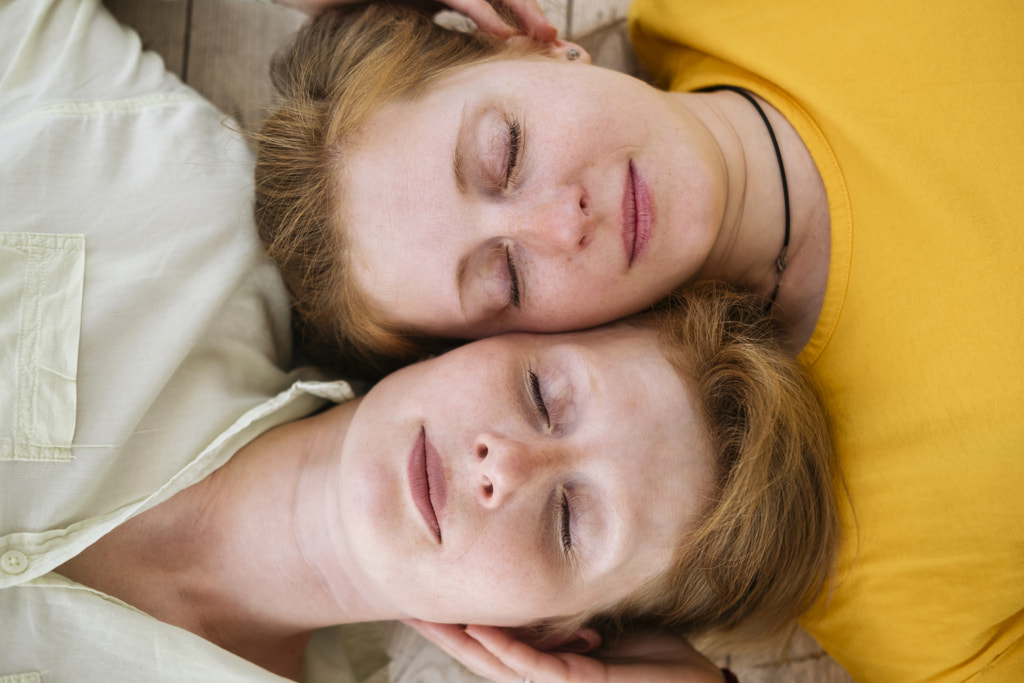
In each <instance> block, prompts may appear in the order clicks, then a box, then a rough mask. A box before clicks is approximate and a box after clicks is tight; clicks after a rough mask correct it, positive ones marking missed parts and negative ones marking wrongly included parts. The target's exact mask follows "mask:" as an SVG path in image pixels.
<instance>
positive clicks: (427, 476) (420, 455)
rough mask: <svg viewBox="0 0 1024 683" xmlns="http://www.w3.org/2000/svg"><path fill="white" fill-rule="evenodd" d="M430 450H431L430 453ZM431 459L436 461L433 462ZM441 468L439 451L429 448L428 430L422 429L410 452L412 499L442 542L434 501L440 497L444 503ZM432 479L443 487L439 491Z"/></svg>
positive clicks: (437, 538) (409, 469)
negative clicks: (432, 488)
mask: <svg viewBox="0 0 1024 683" xmlns="http://www.w3.org/2000/svg"><path fill="white" fill-rule="evenodd" d="M428 451H430V452H429V453H428ZM431 456H433V457H431ZM431 460H433V461H434V462H431ZM439 468H440V458H439V457H438V456H437V451H435V450H434V449H433V447H429V448H428V445H427V436H426V432H425V431H424V430H423V429H421V430H420V434H419V437H417V439H416V443H415V444H414V445H413V447H412V452H411V453H410V454H409V464H408V466H407V470H408V474H409V490H410V493H412V500H413V503H414V504H415V505H416V509H417V510H418V511H419V513H420V516H421V517H423V521H425V522H426V523H427V528H429V529H430V532H431V533H432V534H433V536H434V538H435V539H436V540H437V542H438V543H440V542H441V526H440V525H439V524H438V522H437V514H436V513H435V511H434V510H435V507H434V502H433V501H434V500H435V499H438V498H440V502H442V503H443V499H444V473H443V472H441V471H439ZM431 479H433V481H434V482H439V483H440V487H438V486H437V485H436V484H435V486H434V488H435V489H437V488H440V489H441V490H440V491H439V492H438V491H436V490H435V491H431V483H432V482H431ZM438 493H440V496H438Z"/></svg>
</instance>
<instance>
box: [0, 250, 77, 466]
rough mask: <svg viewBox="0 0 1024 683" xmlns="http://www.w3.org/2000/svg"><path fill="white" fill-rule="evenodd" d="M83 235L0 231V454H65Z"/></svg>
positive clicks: (56, 457) (71, 415)
mask: <svg viewBox="0 0 1024 683" xmlns="http://www.w3.org/2000/svg"><path fill="white" fill-rule="evenodd" d="M84 278H85V237H84V236H82V235H41V234H34V233H3V234H0V460H45V461H62V460H71V459H72V456H71V440H72V438H73V437H74V435H75V409H76V400H77V394H76V388H75V380H76V376H77V374H78V339H79V333H80V329H81V323H82V290H83V281H84Z"/></svg>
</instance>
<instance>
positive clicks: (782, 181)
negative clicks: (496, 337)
mask: <svg viewBox="0 0 1024 683" xmlns="http://www.w3.org/2000/svg"><path fill="white" fill-rule="evenodd" d="M1022 11H1024V10H1022V8H1021V6H1020V5H1019V3H1014V2H1009V1H1008V0H988V1H986V2H983V3H981V4H980V5H977V4H975V5H971V6H970V7H967V6H965V5H963V4H962V3H958V2H955V1H953V0H950V1H948V2H947V1H945V0H943V1H942V2H939V3H937V4H936V3H932V4H931V5H929V10H928V12H926V13H921V12H920V11H919V8H916V7H912V6H910V5H907V6H901V7H892V6H891V5H889V4H885V3H878V2H874V1H872V0H858V1H857V2H852V3H843V4H842V6H841V7H839V6H835V5H830V4H827V3H826V4H821V3H810V2H806V0H788V1H786V2H781V3H778V2H776V3H771V4H770V6H765V5H764V4H763V3H756V2H749V1H747V0H733V1H730V2H724V3H720V2H719V3H706V2H697V1H689V0H635V2H634V4H633V5H632V7H631V10H630V19H629V26H630V32H631V36H632V38H633V41H634V44H635V47H636V48H637V52H638V55H639V57H640V58H641V61H642V63H643V64H644V66H646V67H647V70H648V71H649V73H650V74H651V76H652V78H653V80H654V82H655V83H657V85H658V86H660V87H661V88H666V89H665V90H662V89H659V88H657V87H652V86H651V85H648V84H647V83H644V82H641V81H639V80H636V79H633V78H631V77H628V76H625V75H623V74H620V73H615V72H611V71H608V70H605V69H600V68H597V67H594V66H592V65H589V64H587V63H586V62H587V58H586V54H585V53H584V52H583V51H581V50H580V49H578V48H574V47H572V46H569V45H565V44H557V45H555V44H551V45H535V44H529V43H528V42H526V41H522V40H518V41H517V40H514V41H511V43H501V42H499V41H493V40H491V39H489V38H487V37H484V36H479V35H474V34H464V33H454V32H451V31H445V30H444V29H442V28H440V27H437V26H436V25H434V24H433V23H432V22H430V21H429V20H427V19H424V18H423V17H420V16H419V15H417V14H415V13H412V12H408V11H403V10H401V9H395V8H391V7H387V6H370V7H366V8H361V9H359V10H356V11H352V12H349V13H336V14H325V15H323V16H321V17H320V18H319V19H318V20H317V21H315V22H314V23H312V24H311V25H310V26H309V27H308V28H307V29H306V30H305V31H304V32H303V33H302V34H301V35H300V37H299V38H298V39H297V40H296V42H295V43H294V45H293V47H292V49H291V50H290V52H289V53H288V54H287V55H286V56H285V57H284V58H283V59H282V60H280V61H279V62H278V64H277V67H276V78H277V82H278V85H279V88H280V90H281V92H282V94H283V99H282V106H281V108H280V110H279V111H278V113H277V114H275V115H274V116H272V117H271V118H270V119H269V120H268V122H267V123H266V125H265V127H264V128H263V131H262V134H261V136H260V137H259V138H258V144H259V152H258V157H259V158H258V163H257V174H256V180H257V206H256V216H257V222H258V223H259V225H260V230H261V235H262V237H263V239H264V241H265V243H266V244H267V245H268V248H269V252H270V253H271V255H272V256H273V258H274V259H275V260H276V261H277V262H278V263H279V265H281V267H282V272H283V273H284V274H285V278H286V280H287V282H288V284H289V288H290V289H291V292H292V294H293V296H294V300H295V306H296V310H297V311H298V313H299V315H300V317H301V318H302V320H303V321H304V324H305V331H304V339H305V341H306V342H307V343H308V349H309V352H310V354H311V355H312V356H314V357H318V358H324V359H327V360H328V361H329V360H330V359H332V358H333V359H337V358H341V357H345V356H348V357H354V358H357V359H360V361H359V362H361V363H363V365H362V367H364V368H365V367H367V366H366V365H365V361H366V360H367V359H368V360H369V361H371V362H378V363H379V368H380V369H383V368H386V367H388V366H389V363H391V362H393V359H395V358H402V357H404V356H406V355H416V354H418V353H420V352H422V350H424V349H429V348H431V345H432V343H433V342H432V340H433V339H436V338H452V337H456V338H476V337H481V336H487V335H491V334H496V333H500V332H507V331H512V330H519V331H544V332H551V331H562V330H569V329H579V328H585V327H588V326H591V325H595V324H600V323H606V322H608V321H610V320H614V319H616V318H618V317H621V316H623V315H628V314H631V313H634V312H636V311H638V310H642V309H643V308H644V307H646V306H648V305H650V304H651V303H652V302H655V301H657V300H659V299H660V298H662V297H663V296H665V295H667V294H668V293H669V292H672V291H674V290H676V289H678V288H679V287H681V286H685V285H687V284H688V283H691V282H694V281H700V280H705V279H722V280H727V281H730V282H733V283H736V284H739V285H741V286H744V287H745V288H748V289H753V290H756V291H758V292H760V293H761V294H762V295H763V296H765V297H768V298H769V299H771V300H772V302H773V306H772V312H773V315H774V316H775V317H776V318H777V319H778V320H779V321H781V322H782V323H783V325H784V326H785V329H786V334H787V337H786V338H787V343H788V344H789V347H790V348H791V349H792V350H793V351H794V352H799V353H800V359H801V361H802V362H803V363H804V364H805V365H806V366H807V367H808V368H809V369H810V371H811V372H812V374H813V375H814V377H815V379H816V381H817V382H818V383H819V385H820V386H821V387H822V389H823V391H824V394H825V396H826V399H827V400H828V401H830V404H831V408H832V411H833V413H834V414H835V416H836V420H837V424H838V429H837V448H838V451H839V454H840V460H841V463H842V468H843V472H844V474H845V477H846V480H845V481H846V484H847V485H848V489H844V490H840V491H839V495H840V497H841V499H842V500H843V501H845V502H848V503H849V505H845V504H844V505H842V506H841V509H842V510H844V511H845V513H844V525H845V529H846V534H845V538H846V539H847V540H846V543H845V545H844V548H843V551H842V554H841V558H842V559H841V565H840V566H841V571H840V576H841V577H842V579H841V580H840V581H839V582H838V583H837V586H836V587H835V588H834V590H832V591H831V592H830V593H828V594H827V595H826V594H822V595H821V596H820V600H819V601H818V603H817V604H816V605H815V606H814V608H813V609H812V610H811V611H810V612H809V613H808V614H807V615H805V617H804V619H803V624H804V626H805V627H806V628H807V629H808V630H809V631H810V632H811V633H812V635H814V636H815V637H816V638H817V639H818V640H819V642H821V643H822V644H823V646H824V647H825V649H826V650H827V651H828V652H829V653H830V654H831V655H832V656H833V657H834V658H835V659H836V660H838V661H839V662H840V663H841V664H842V665H843V666H844V667H845V668H846V669H847V670H848V671H849V672H850V673H851V674H852V675H853V676H854V678H856V679H858V680H867V681H872V680H936V681H962V680H966V679H969V678H972V677H984V678H985V680H996V681H1014V680H1016V679H1017V678H1018V677H1019V671H1020V670H1021V667H1022V664H1021V663H1022V661H1024V649H1022V648H1024V622H1021V620H1020V618H1019V614H1020V610H1021V608H1022V605H1024V569H1022V568H1024V564H1022V563H1021V562H1020V553H1019V548H1020V545H1021V543H1022V542H1024V537H1022V536H1021V533H1022V527H1021V525H1020V524H1019V523H1018V522H1017V520H1019V517H1020V512H1021V507H1020V497H1019V493H1018V492H1019V490H1020V488H1021V487H1022V486H1024V465H1022V462H1024V461H1022V460H1021V459H1020V457H1019V453H1020V452H1021V450H1022V448H1024V429H1022V426H1021V424H1022V423H1021V421H1020V419H1019V415H1018V410H1017V408H1016V406H1019V405H1020V404H1021V403H1022V402H1024V357H1022V348H1024V347H1022V346H1021V345H1020V344H1017V343H1015V342H1014V340H1017V339H1019V338H1020V336H1021V334H1022V333H1024V328H1022V326H1021V322H1020V321H1021V320H1022V317H1021V315H1020V312H1021V311H1024V287H1022V286H1021V282H1022V279H1021V277H1020V272H1019V264H1020V263H1021V262H1022V261H1024V240H1022V239H1021V237H1020V234H1021V233H1020V230H1019V226H1020V225H1021V223H1022V222H1024V205H1022V204H1021V201H1020V197H1019V194H1020V193H1019V188H1018V185H1019V183H1017V182H1016V179H1019V178H1020V177H1024V161H1022V159H1024V157H1022V156H1021V155H1020V154H1019V153H1018V152H1017V150H1019V149H1020V148H1021V146H1022V145H1024V138H1022V135H1024V128H1022V127H1021V126H1020V121H1019V118H1020V117H1019V103H1020V102H1022V101H1024V76H1022V72H1021V70H1020V69H1019V68H1018V64H1019V63H1020V61H1021V57H1022V55H1021V45H1024V41H1022V40H1021V27H1022V26H1024V15H1022ZM847 491H848V493H849V495H848V496H847ZM977 576H987V577H998V579H997V580H996V581H994V582H990V583H989V584H988V585H987V586H986V587H985V588H984V589H983V588H981V587H980V586H979V585H978V584H977V582H976V581H975V577H977ZM938 595H941V596H943V597H942V599H941V600H939V599H936V596H938Z"/></svg>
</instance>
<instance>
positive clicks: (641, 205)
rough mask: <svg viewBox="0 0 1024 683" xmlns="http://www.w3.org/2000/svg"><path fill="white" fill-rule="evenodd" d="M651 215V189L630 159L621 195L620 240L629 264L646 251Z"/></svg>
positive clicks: (649, 239)
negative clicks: (623, 191) (624, 189)
mask: <svg viewBox="0 0 1024 683" xmlns="http://www.w3.org/2000/svg"><path fill="white" fill-rule="evenodd" d="M652 217H653V204H652V202H651V190H650V188H649V187H648V186H647V183H646V182H645V181H644V179H643V176H642V175H640V172H639V171H638V170H637V168H636V165H635V164H634V163H633V161H632V160H630V162H629V173H628V174H627V176H626V191H625V193H624V195H623V197H622V241H623V244H624V246H625V248H626V258H627V259H628V260H629V265H631V266H632V265H633V264H634V263H635V262H636V261H638V260H639V259H640V257H642V256H643V255H644V252H645V251H647V245H648V244H650V241H651V224H652V223H653V221H652Z"/></svg>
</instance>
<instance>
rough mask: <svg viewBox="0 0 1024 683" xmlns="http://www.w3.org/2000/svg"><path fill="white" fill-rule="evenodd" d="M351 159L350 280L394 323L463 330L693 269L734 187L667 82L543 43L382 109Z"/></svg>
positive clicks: (613, 295) (636, 290)
mask: <svg viewBox="0 0 1024 683" xmlns="http://www.w3.org/2000/svg"><path fill="white" fill-rule="evenodd" d="M456 159H457V160H458V162H456V161H455V160H456ZM456 166H457V167H458V169H459V170H458V171H457V170H456ZM346 169H347V172H346V173H344V177H343V178H342V181H341V183H340V188H339V191H340V192H342V193H343V204H344V206H345V209H344V217H343V222H344V224H346V225H350V226H354V227H353V228H352V229H351V230H349V234H350V238H351V242H352V259H351V265H352V268H353V272H354V274H355V277H356V280H357V282H358V283H359V284H360V285H361V288H362V289H363V290H364V291H366V292H368V293H369V295H370V298H371V300H373V302H374V303H375V304H376V305H377V307H378V308H379V309H380V310H381V311H382V313H383V315H384V316H385V317H386V318H388V319H390V320H391V321H392V322H398V323H403V324H410V325H413V326H414V327H416V328H418V329H420V330H422V331H424V332H426V333H428V334H433V335H439V336H457V337H480V336H486V335H489V334H494V333H497V332H500V331H505V330H525V331H557V330H564V329H575V328H583V327H588V326H591V325H594V324H598V323H602V322H606V321H608V320H611V319H615V318H618V317H621V316H622V315H625V314H628V313H632V312H635V311H637V310H640V309H642V308H643V307H644V306H647V305H649V304H650V303H652V302H654V301H656V300H657V299H659V298H661V297H662V296H664V295H666V294H667V293H668V292H670V291H671V290H672V289H674V288H675V287H676V286H678V285H679V284H680V283H681V282H684V281H686V280H688V279H692V278H694V277H696V276H697V275H698V274H699V271H700V269H701V267H702V266H703V265H704V263H705V262H706V261H707V260H708V258H709V255H710V254H711V250H712V246H713V244H714V243H715V240H716V239H717V237H718V229H719V226H720V225H721V223H722V220H723V212H724V208H725V206H724V204H725V194H724V188H725V187H726V185H727V178H726V173H725V166H724V163H723V159H722V157H721V153H720V151H719V149H718V147H717V146H716V144H715V141H714V139H713V137H712V136H711V134H710V133H709V132H708V130H707V128H706V126H705V125H704V124H703V123H702V122H701V121H700V120H699V119H698V118H697V117H696V116H694V115H692V114H691V113H690V111H689V110H688V109H687V108H685V107H683V106H680V104H679V101H678V99H677V98H676V97H675V96H673V95H671V94H668V93H664V92H662V91H659V90H657V89H654V88H651V87H650V86H648V85H646V84H644V83H642V82H641V81H638V80H636V79H633V78H631V77H629V76H625V75H623V74H620V73H617V72H614V71H609V70H606V69H600V68H596V67H592V66H585V65H583V64H581V63H580V62H570V61H566V60H560V59H547V58H537V59H526V60H524V59H519V60H508V61H500V62H494V63H487V64H480V65H475V66H471V67H468V68H466V69H464V70H462V71H460V72H458V73H456V74H454V75H452V76H449V77H447V78H446V79H444V80H443V81H442V82H441V83H440V84H438V85H437V86H436V87H434V88H433V89H432V90H431V92H429V93H428V94H426V95H425V96H423V97H421V98H419V99H417V100H414V101H410V100H403V101H398V102H393V103H391V104H389V105H387V106H385V107H383V108H382V109H381V111H379V112H378V113H377V114H375V115H374V117H373V118H372V119H371V121H370V123H369V125H368V126H367V128H366V129H365V130H364V131H363V132H362V134H361V135H360V138H359V140H358V143H357V144H356V145H355V146H354V149H353V150H352V152H351V154H347V155H346ZM631 169H632V171H633V173H632V174H631ZM631 175H632V180H631ZM631 183H632V187H634V188H639V187H640V186H641V185H645V186H646V187H647V194H648V196H649V198H650V202H649V203H648V204H646V205H642V204H641V201H640V200H639V199H638V201H637V203H636V204H635V211H636V213H641V212H642V213H644V214H645V216H647V217H649V221H650V226H651V230H650V234H649V241H648V242H647V244H646V249H644V250H643V252H642V254H640V255H639V256H638V257H637V256H634V257H632V258H631V254H630V250H629V247H628V242H627V238H626V237H624V233H630V232H632V222H631V221H630V220H629V217H630V215H629V213H628V209H627V208H626V207H627V205H628V204H629V203H630V202H631V201H632V195H633V192H630V187H631ZM639 192H642V190H639V191H638V194H639ZM645 209H646V210H645ZM510 263H511V265H510ZM513 272H514V278H513ZM513 279H514V280H515V282H516V284H515V285H513ZM513 290H516V291H517V292H518V299H519V304H518V305H515V296H514V294H513Z"/></svg>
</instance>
